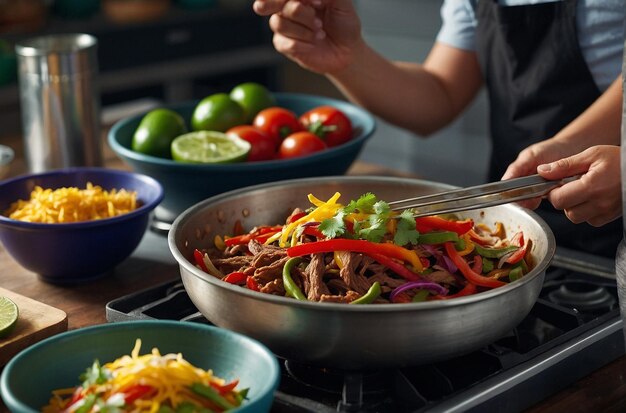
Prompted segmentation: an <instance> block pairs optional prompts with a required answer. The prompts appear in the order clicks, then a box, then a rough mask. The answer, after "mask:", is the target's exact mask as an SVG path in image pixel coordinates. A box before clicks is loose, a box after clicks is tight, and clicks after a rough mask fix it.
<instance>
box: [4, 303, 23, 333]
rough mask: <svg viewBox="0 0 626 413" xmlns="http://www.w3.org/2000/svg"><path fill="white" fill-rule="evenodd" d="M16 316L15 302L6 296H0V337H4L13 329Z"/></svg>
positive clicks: (17, 312)
mask: <svg viewBox="0 0 626 413" xmlns="http://www.w3.org/2000/svg"><path fill="white" fill-rule="evenodd" d="M18 317H19V310H18V308H17V304H15V303H14V302H13V301H11V300H10V299H8V298H7V297H0V337H6V336H8V335H9V334H10V333H11V331H13V328H15V325H16V324H17V319H18Z"/></svg>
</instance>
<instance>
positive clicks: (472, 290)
mask: <svg viewBox="0 0 626 413" xmlns="http://www.w3.org/2000/svg"><path fill="white" fill-rule="evenodd" d="M472 294H476V286H475V285H474V284H472V283H471V282H469V281H468V282H467V283H466V284H465V286H464V287H463V288H462V289H461V290H460V291H458V292H457V293H455V294H450V295H436V296H434V297H433V299H435V300H449V299H451V298H458V297H465V296H466V295H472Z"/></svg>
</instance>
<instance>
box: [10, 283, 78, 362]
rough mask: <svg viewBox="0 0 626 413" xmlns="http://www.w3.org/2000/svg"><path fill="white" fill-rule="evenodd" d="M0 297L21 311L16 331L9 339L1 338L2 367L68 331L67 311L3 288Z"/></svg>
mask: <svg viewBox="0 0 626 413" xmlns="http://www.w3.org/2000/svg"><path fill="white" fill-rule="evenodd" d="M0 296H4V297H8V298H9V299H10V300H11V301H13V302H14V303H15V304H17V307H18V309H19V318H18V320H17V325H16V326H15V329H14V330H13V331H12V332H11V334H9V335H8V336H7V337H4V338H0V367H2V366H4V365H5V364H6V363H8V362H9V360H10V359H11V358H12V357H13V356H14V355H16V354H17V353H18V352H20V351H21V350H23V349H24V348H26V347H28V346H30V345H31V344H34V343H36V342H38V341H40V340H43V339H44V338H46V337H50V336H52V335H54V334H57V333H60V332H63V331H65V330H67V314H65V311H62V310H59V309H58V308H55V307H51V306H49V305H47V304H44V303H41V302H39V301H35V300H33V299H31V298H28V297H24V296H23V295H20V294H17V293H14V292H12V291H9V290H5V289H4V288H1V287H0Z"/></svg>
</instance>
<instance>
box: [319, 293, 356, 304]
mask: <svg viewBox="0 0 626 413" xmlns="http://www.w3.org/2000/svg"><path fill="white" fill-rule="evenodd" d="M360 296H361V295H360V294H359V293H357V292H354V291H348V292H347V293H346V295H326V294H324V295H322V296H321V297H320V301H322V302H326V303H349V302H352V301H354V300H356V299H357V298H359V297H360Z"/></svg>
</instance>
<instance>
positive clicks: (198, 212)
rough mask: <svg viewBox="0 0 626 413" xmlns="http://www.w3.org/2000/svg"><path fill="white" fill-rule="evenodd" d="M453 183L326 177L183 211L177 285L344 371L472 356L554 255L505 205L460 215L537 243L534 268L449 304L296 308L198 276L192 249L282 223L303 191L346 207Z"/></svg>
mask: <svg viewBox="0 0 626 413" xmlns="http://www.w3.org/2000/svg"><path fill="white" fill-rule="evenodd" d="M449 189H453V187H451V186H447V185H443V184H439V183H435V182H428V181H423V180H414V179H401V178H387V177H346V176H341V177H326V178H309V179H298V180H290V181H282V182H275V183H271V184H263V185H258V186H254V187H249V188H244V189H240V190H235V191H231V192H227V193H224V194H221V195H217V196H215V197H212V198H209V199H207V200H205V201H202V202H200V203H198V204H196V205H194V206H193V207H191V208H189V209H188V210H186V211H185V212H183V213H182V214H181V215H180V216H179V217H178V218H177V219H176V220H175V222H174V224H173V226H172V229H171V230H170V232H169V236H168V242H169V247H170V250H171V252H172V254H173V255H174V257H175V259H176V260H177V262H178V264H179V267H180V272H181V277H182V281H183V283H184V286H185V289H186V290H187V292H188V293H189V296H190V297H191V299H192V301H193V302H194V304H195V305H196V306H197V307H198V309H199V310H200V312H202V314H203V315H204V316H205V317H207V318H208V319H209V320H210V321H212V322H213V323H215V324H216V325H218V326H221V327H224V328H228V329H231V330H235V331H238V332H241V333H243V334H246V335H248V336H250V337H253V338H255V339H258V340H259V341H261V342H263V343H264V344H266V345H267V346H268V347H269V348H270V349H271V350H272V351H273V352H275V353H276V354H277V355H279V356H281V357H285V358H289V359H294V360H298V361H302V362H306V363H310V364H316V365H324V366H329V367H336V368H342V369H368V368H380V367H391V366H402V365H419V364H423V363H429V362H433V361H436V360H442V359H447V358H451V357H454V356H458V355H461V354H463V353H467V352H471V351H473V350H476V349H478V348H480V347H482V346H484V345H486V344H488V343H490V342H493V341H494V340H496V339H498V338H500V337H502V336H503V335H506V334H507V333H508V332H509V331H510V330H511V329H512V328H514V327H515V326H516V325H517V324H518V323H519V322H520V321H521V320H522V319H523V318H524V317H525V316H526V315H527V314H528V312H529V311H530V309H531V308H532V306H533V305H534V303H535V301H536V299H537V296H538V294H539V291H540V289H541V286H542V284H543V279H544V276H545V269H546V267H547V266H548V264H549V262H550V260H551V259H552V256H553V254H554V251H555V241H554V236H553V234H552V232H551V231H550V228H549V227H548V226H547V225H546V224H545V222H544V221H542V220H541V218H539V217H538V216H537V215H536V214H534V213H533V212H532V211H527V210H524V209H522V208H519V207H517V206H515V205H501V206H496V207H491V208H485V209H479V210H474V211H469V212H467V213H463V214H462V215H463V216H467V217H471V218H473V219H474V220H475V221H477V222H485V223H487V224H490V225H492V224H493V223H494V222H496V221H500V222H502V223H503V224H504V226H505V228H506V229H507V231H509V233H511V234H512V233H514V232H515V231H518V230H520V229H521V230H523V231H524V232H525V234H526V235H527V236H528V237H529V238H531V239H532V240H533V248H532V256H533V259H534V261H535V267H534V269H533V270H532V271H531V272H530V273H529V274H527V275H526V276H524V277H523V278H522V279H520V280H518V281H515V282H513V283H511V284H509V285H507V286H504V287H501V288H497V289H494V290H490V291H487V292H483V293H480V294H476V295H473V296H469V297H462V298H456V299H452V300H448V301H436V302H435V301H432V302H424V303H412V304H384V305H367V306H349V305H344V304H333V303H318V302H301V301H297V300H294V299H291V298H285V297H278V296H273V295H268V294H262V293H256V292H254V291H250V290H247V289H243V288H241V287H238V286H234V285H231V284H228V283H225V282H222V281H221V280H219V279H217V278H214V277H212V276H210V275H208V274H205V273H203V272H202V271H201V270H199V269H197V268H196V267H195V266H194V264H193V260H192V254H193V250H194V248H203V247H207V246H209V245H211V244H212V243H213V237H214V236H215V235H216V234H224V233H228V232H230V231H231V229H232V227H233V225H234V223H235V221H237V220H240V221H241V222H242V224H243V225H244V227H245V228H252V227H253V226H255V225H264V224H276V223H281V222H284V219H285V217H286V216H287V215H288V214H289V213H290V212H291V211H292V210H293V208H295V207H305V208H306V207H308V206H309V205H308V202H307V198H306V196H307V194H309V193H312V194H314V195H315V196H317V197H318V198H329V197H330V196H332V195H333V194H334V193H335V192H336V191H339V192H341V194H342V198H341V200H342V201H345V202H347V201H349V200H350V199H353V198H357V197H359V196H360V195H361V194H363V193H365V192H368V191H369V192H373V193H375V194H376V195H377V196H378V198H380V199H386V200H387V199H388V200H393V199H399V198H400V197H402V196H404V195H406V194H409V193H410V194H415V195H419V194H423V195H427V194H433V193H436V192H441V191H444V190H449Z"/></svg>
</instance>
